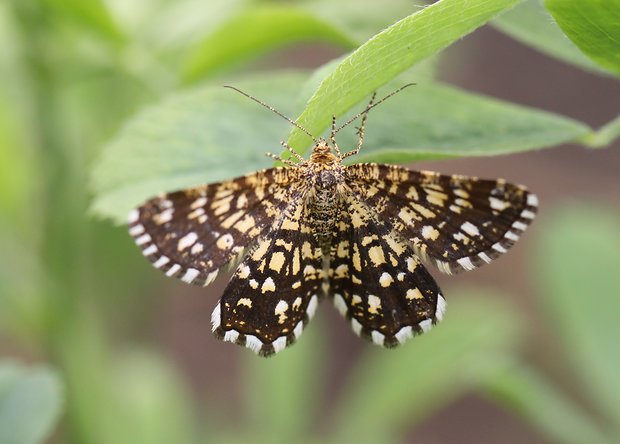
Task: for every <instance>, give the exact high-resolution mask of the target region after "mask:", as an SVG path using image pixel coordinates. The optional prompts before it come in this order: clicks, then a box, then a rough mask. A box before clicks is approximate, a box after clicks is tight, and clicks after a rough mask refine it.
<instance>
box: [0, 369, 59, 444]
mask: <svg viewBox="0 0 620 444" xmlns="http://www.w3.org/2000/svg"><path fill="white" fill-rule="evenodd" d="M61 392H62V389H61V384H60V381H59V379H58V376H57V375H56V373H55V372H54V371H52V370H51V369H49V368H47V367H30V368H28V367H22V366H21V365H19V364H16V363H14V362H11V361H1V362H0V442H1V443H2V444H37V443H43V442H44V440H45V439H46V438H47V437H48V436H49V435H50V434H51V432H52V431H53V428H54V426H55V424H56V421H57V420H58V417H59V416H60V411H61V406H62V394H61Z"/></svg>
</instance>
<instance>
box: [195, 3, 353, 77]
mask: <svg viewBox="0 0 620 444" xmlns="http://www.w3.org/2000/svg"><path fill="white" fill-rule="evenodd" d="M319 41H322V42H330V43H334V44H337V45H342V46H344V47H353V46H354V44H355V43H354V42H353V41H352V40H351V39H349V38H348V37H347V36H346V35H345V34H343V33H341V32H340V31H339V30H338V29H337V28H336V27H334V26H332V25H330V24H329V23H328V22H325V21H323V20H320V19H318V18H316V17H315V16H313V15H312V14H310V13H309V12H306V11H304V10H302V9H299V8H295V7H290V6H278V5H271V6H263V7H256V8H252V9H246V10H244V11H242V12H240V13H239V14H238V15H236V16H234V17H232V18H230V19H229V20H228V21H226V22H224V23H222V24H221V25H220V27H219V28H218V29H216V30H215V31H214V32H212V33H211V34H210V35H209V36H207V37H206V38H205V39H203V40H202V41H200V42H199V43H198V44H196V45H195V46H194V47H193V48H192V49H190V50H189V55H188V56H187V60H186V61H185V66H184V69H183V78H184V80H185V82H186V83H193V82H196V81H198V80H201V79H204V78H205V77H209V76H211V75H213V74H214V73H216V72H217V71H218V70H221V69H223V68H226V67H229V66H230V65H233V64H237V63H240V62H241V61H244V60H246V59H248V58H255V57H257V56H259V55H260V54H261V53H264V52H267V51H269V50H272V49H274V48H279V47H283V46H286V45H290V44H293V43H299V42H319Z"/></svg>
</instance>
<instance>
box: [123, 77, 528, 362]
mask: <svg viewBox="0 0 620 444" xmlns="http://www.w3.org/2000/svg"><path fill="white" fill-rule="evenodd" d="M406 86H409V85H406ZM406 86H405V87H406ZM403 88H404V87H403ZM403 88H400V89H398V90H396V91H394V92H393V93H391V94H389V95H388V96H386V97H384V98H383V99H381V100H380V101H378V102H375V95H373V97H372V99H371V100H370V103H369V104H368V105H367V106H366V107H365V109H364V110H363V111H362V112H360V113H359V114H357V115H356V116H354V117H353V118H352V119H350V120H349V121H347V122H346V123H345V124H344V125H341V126H340V127H338V128H336V119H335V117H334V118H333V119H332V128H331V133H330V135H329V137H328V138H322V137H319V138H316V137H314V136H313V135H312V134H310V133H309V132H308V131H307V130H306V129H305V128H303V127H302V126H301V125H299V124H297V123H296V122H294V121H293V120H291V119H289V118H288V117H286V116H284V115H283V114H281V113H280V112H278V111H277V110H275V109H273V108H272V107H270V106H269V105H266V104H265V103H263V102H261V101H260V100H258V99H255V98H254V97H251V96H249V95H248V94H246V93H244V92H242V91H239V90H237V91H238V92H240V93H242V94H244V95H246V96H247V97H249V98H250V99H252V100H254V101H256V102H258V103H259V104H261V105H263V106H265V107H267V108H269V109H270V110H272V111H274V112H275V113H276V114H278V115H279V116H281V117H283V118H285V119H286V120H288V121H289V122H290V123H291V124H293V125H295V126H296V127H297V128H299V129H300V130H302V131H303V132H305V133H306V134H307V135H309V136H310V137H312V139H313V140H314V147H313V149H312V153H311V155H310V156H309V158H308V159H305V158H303V157H302V156H300V155H299V154H298V153H297V152H295V151H294V150H293V149H292V148H291V147H289V146H288V145H287V144H286V143H285V142H281V144H282V145H283V146H284V147H285V148H286V149H287V150H288V151H289V152H290V154H291V156H290V157H289V158H286V159H283V158H281V157H280V156H276V155H274V154H270V153H267V154H268V155H269V156H271V157H273V158H275V159H278V160H279V161H281V162H282V164H283V166H279V167H274V168H269V169H265V170H261V171H256V172H254V173H250V174H247V175H245V176H241V177H237V178H234V179H231V180H226V181H222V182H217V183H211V184H206V185H200V186H197V187H194V188H188V189H185V190H180V191H176V192H172V193H166V194H162V195H160V196H158V197H155V198H153V199H151V200H148V201H147V202H145V203H144V204H142V205H141V206H140V207H138V208H137V209H135V210H133V211H132V212H131V213H130V215H129V232H130V234H131V236H133V238H134V239H135V242H136V244H137V245H138V246H139V247H140V249H141V250H142V253H143V255H144V256H146V258H147V259H149V260H150V261H151V262H152V264H153V265H154V266H155V268H157V269H159V270H161V271H162V272H163V273H165V274H166V275H167V276H171V277H176V278H179V279H181V280H182V281H184V282H187V283H190V284H194V285H199V286H206V285H209V284H210V283H211V282H213V281H214V280H215V278H216V277H217V276H218V273H219V272H220V271H221V270H223V269H226V266H230V267H232V268H233V269H234V273H233V275H232V278H231V279H230V281H229V283H228V286H227V287H226V289H225V290H224V294H223V295H222V297H221V299H220V300H219V301H218V303H217V305H216V307H215V309H214V311H213V314H212V317H211V322H212V325H213V332H214V334H215V336H216V337H217V338H219V339H222V340H224V341H229V342H234V343H237V344H240V345H245V346H246V347H248V348H250V349H251V350H253V351H254V352H256V353H258V354H259V355H261V356H269V355H272V354H273V353H277V352H279V351H281V350H283V349H284V348H286V347H287V346H288V345H290V344H292V343H293V342H295V341H296V340H297V339H299V337H300V336H301V334H302V331H303V329H304V327H305V326H306V325H307V324H308V322H309V321H310V319H312V317H313V315H314V313H315V311H316V308H317V305H318V303H319V302H320V301H321V300H323V299H331V300H332V301H333V303H334V305H335V307H336V309H337V310H338V311H339V312H340V313H341V314H342V315H343V316H344V317H345V318H346V319H347V320H348V322H349V323H350V325H351V328H352V329H353V331H354V332H355V333H356V334H357V335H359V336H361V337H364V338H367V339H370V340H371V341H372V342H374V343H375V344H378V345H381V346H384V347H394V346H397V345H399V344H401V343H403V342H405V341H406V340H407V339H409V338H411V337H412V336H414V335H417V334H420V333H423V332H426V331H428V330H429V329H430V328H431V327H432V326H433V325H434V324H436V323H437V322H438V321H440V320H441V319H442V318H443V316H444V311H445V308H446V301H445V299H444V296H443V294H442V292H441V290H440V289H439V287H438V285H437V283H436V282H435V280H434V279H433V277H432V276H431V274H430V273H429V271H428V269H427V267H426V265H428V264H430V265H432V266H435V267H436V268H437V269H438V270H439V271H440V272H443V273H448V274H452V273H458V272H461V271H469V270H473V269H475V268H477V267H479V266H480V265H483V264H486V263H489V262H491V261H492V260H493V259H495V258H497V257H498V256H500V255H501V254H503V253H506V252H507V251H508V249H509V248H510V247H511V246H512V245H514V243H515V242H516V241H517V240H518V239H519V237H520V236H521V234H522V233H523V231H524V230H525V229H526V228H527V227H528V225H529V224H530V223H531V221H532V220H533V219H534V217H535V215H536V210H537V206H538V199H537V197H536V196H535V195H534V194H532V193H530V192H528V191H527V190H526V188H525V187H523V186H520V185H514V184H511V183H507V182H506V181H504V180H501V179H500V180H483V179H478V178H476V177H466V176H459V175H452V176H447V175H441V174H438V173H434V172H429V171H414V170H411V169H408V168H404V167H401V166H397V165H387V164H377V163H359V164H352V165H348V164H344V163H343V161H344V160H345V159H347V158H349V157H350V156H354V155H356V154H357V153H359V151H360V149H361V148H362V145H363V142H364V128H365V124H366V119H367V117H368V112H369V111H370V110H371V109H372V108H374V107H375V106H376V105H378V104H379V103H381V102H383V101H384V100H386V99H387V98H389V97H391V96H392V95H393V94H395V93H397V92H399V91H400V90H402V89H403ZM233 89H236V88H233ZM360 117H361V124H360V127H359V129H358V132H359V141H358V144H357V147H355V148H354V149H352V150H350V151H348V152H344V153H343V152H342V151H341V150H340V148H339V146H338V144H337V142H336V134H337V133H338V131H340V130H341V129H342V128H344V127H346V126H348V125H349V124H351V123H352V122H353V121H355V120H356V119H358V118H360Z"/></svg>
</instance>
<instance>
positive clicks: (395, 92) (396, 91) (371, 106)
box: [334, 83, 415, 134]
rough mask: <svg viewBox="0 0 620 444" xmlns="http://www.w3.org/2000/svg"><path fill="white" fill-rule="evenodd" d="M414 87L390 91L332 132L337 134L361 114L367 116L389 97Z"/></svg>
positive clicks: (407, 86)
mask: <svg viewBox="0 0 620 444" xmlns="http://www.w3.org/2000/svg"><path fill="white" fill-rule="evenodd" d="M413 85H415V83H407V84H406V85H404V86H401V87H400V88H398V89H397V90H395V91H392V92H391V93H389V94H388V95H387V96H385V97H384V98H382V99H381V100H379V101H378V102H375V103H372V102H371V103H370V104H368V106H367V107H366V108H364V110H363V111H360V112H359V113H357V114H356V115H354V116H353V117H351V118H350V119H349V120H347V121H346V122H345V123H343V124H342V125H340V126H339V127H338V128H337V129H336V131H335V132H334V134H335V133H337V132H338V131H340V130H341V129H343V128H345V127H347V126H349V125H350V124H352V123H353V122H355V121H356V120H357V119H359V118H360V116H362V115H363V114H367V113H368V111H370V110H371V109H373V108H374V107H375V106H377V105H380V104H382V103H383V102H385V101H386V100H387V99H389V98H390V97H392V96H393V95H395V94H398V93H399V92H401V91H402V90H403V89H405V88H409V87H410V86H413Z"/></svg>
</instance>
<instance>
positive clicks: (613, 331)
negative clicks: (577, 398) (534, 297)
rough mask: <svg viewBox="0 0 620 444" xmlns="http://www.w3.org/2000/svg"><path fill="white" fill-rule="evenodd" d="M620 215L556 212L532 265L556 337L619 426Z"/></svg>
mask: <svg viewBox="0 0 620 444" xmlns="http://www.w3.org/2000/svg"><path fill="white" fill-rule="evenodd" d="M619 224H620V215H618V214H617V213H614V212H610V211H606V210H604V209H602V208H597V207H595V206H577V207H573V208H567V209H565V210H564V211H559V212H557V213H556V214H555V215H554V217H553V218H552V219H550V222H549V223H548V224H547V226H546V227H545V228H543V229H542V231H544V232H545V233H546V235H545V237H544V238H543V239H542V240H543V242H542V243H541V245H540V248H541V254H538V255H537V256H536V257H537V259H538V260H537V261H536V269H537V270H539V271H540V280H541V283H542V289H543V290H544V291H545V292H544V296H545V297H544V298H542V301H544V302H546V309H547V312H548V316H549V319H550V320H551V322H552V325H553V326H554V328H555V329H556V331H557V335H556V341H557V342H558V343H559V344H561V346H562V347H563V348H564V350H565V351H566V354H567V355H568V357H569V358H570V359H571V360H572V362H571V365H572V368H573V369H574V371H575V372H577V373H578V375H579V376H581V380H582V383H583V386H584V387H585V388H586V389H587V391H588V393H589V394H590V396H591V398H592V399H593V400H594V401H595V402H596V403H598V404H599V406H600V407H601V409H603V411H604V412H606V415H607V416H608V417H609V418H610V419H612V420H614V421H615V423H616V426H617V429H618V430H620V410H618V406H619V405H620V380H619V379H618V375H619V374H620V353H618V341H617V338H618V336H619V335H620V328H619V325H620V298H618V289H619V288H620V274H619V273H618V264H620V235H619V234H618V225H619Z"/></svg>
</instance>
